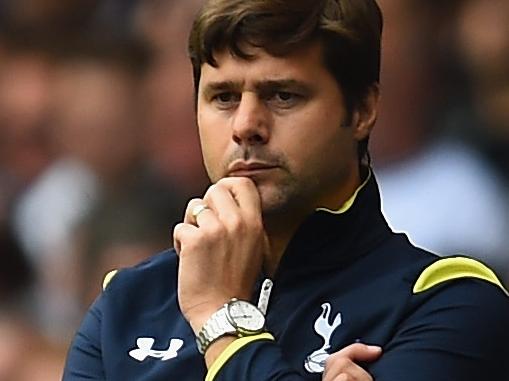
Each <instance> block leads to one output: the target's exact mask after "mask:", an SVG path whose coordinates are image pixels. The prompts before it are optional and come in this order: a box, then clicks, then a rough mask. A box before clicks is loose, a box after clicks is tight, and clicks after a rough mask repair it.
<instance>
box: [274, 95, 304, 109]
mask: <svg viewBox="0 0 509 381" xmlns="http://www.w3.org/2000/svg"><path fill="white" fill-rule="evenodd" d="M268 98H269V99H268V102H269V103H270V104H271V105H273V106H274V107H277V108H283V109H285V108H291V107H294V106H296V105H297V104H298V103H299V102H300V101H301V100H302V96H300V95H299V94H297V93H293V92H291V91H276V92H274V93H273V94H271V95H270V96H269V97H268Z"/></svg>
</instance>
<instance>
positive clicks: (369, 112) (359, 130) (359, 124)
mask: <svg viewBox="0 0 509 381" xmlns="http://www.w3.org/2000/svg"><path fill="white" fill-rule="evenodd" d="M379 99H380V89H379V86H378V84H373V85H372V86H370V88H369V90H368V92H367V94H366V96H365V97H364V99H363V101H362V103H361V104H359V105H358V106H357V108H356V109H355V111H354V113H353V120H352V122H353V123H352V126H353V127H354V131H353V133H354V137H355V139H356V140H357V141H358V142H360V141H362V140H364V139H366V138H367V137H368V136H369V134H370V133H371V130H372V129H373V126H374V125H375V122H376V119H377V117H378V103H379Z"/></svg>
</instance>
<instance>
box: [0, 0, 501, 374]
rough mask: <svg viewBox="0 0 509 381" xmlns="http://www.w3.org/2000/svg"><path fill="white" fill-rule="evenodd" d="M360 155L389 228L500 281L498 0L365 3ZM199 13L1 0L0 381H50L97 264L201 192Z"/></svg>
mask: <svg viewBox="0 0 509 381" xmlns="http://www.w3.org/2000/svg"><path fill="white" fill-rule="evenodd" d="M379 3H380V6H381V7H382V9H383V11H384V14H385V36H384V56H383V70H382V111H381V115H380V118H379V121H378V124H377V126H376V129H375V132H374V133H373V136H372V138H371V142H370V150H371V153H372V158H373V165H374V167H375V170H376V173H377V177H378V180H379V182H380V185H381V189H382V197H383V207H384V212H385V214H386V216H387V218H388V219H389V222H390V224H391V225H392V227H393V228H394V229H395V230H397V231H404V232H407V233H408V235H409V236H410V238H411V240H412V241H413V242H414V243H415V244H417V245H419V246H422V247H425V248H427V249H429V250H432V251H435V252H439V253H441V254H443V255H452V254H458V253H462V254H467V255H470V256H473V257H477V258H479V259H480V260H482V261H484V262H486V263H488V264H489V265H490V266H492V267H493V268H495V269H496V270H497V271H498V273H499V275H500V276H501V278H503V280H504V282H506V284H509V254H508V248H507V244H506V242H505V240H506V237H507V236H509V213H508V211H509V193H508V191H507V187H508V181H509V23H508V22H507V15H508V14H509V1H508V0H448V1H439V0H379ZM200 4H201V0H67V1H61V0H0V337H1V338H2V339H1V340H0V381H25V380H30V381H50V380H59V379H60V377H61V371H62V367H63V362H64V358H65V353H66V349H67V346H68V345H69V341H70V340H71V338H72V334H73V332H74V330H75V329H76V328H77V326H78V325H79V322H80V319H81V317H82V315H83V313H84V311H85V310H86V309H87V307H88V306H89V304H90V303H91V302H92V301H93V300H94V298H95V297H96V295H97V294H98V293H99V292H100V285H101V282H102V278H103V276H104V274H105V273H106V272H108V271H109V270H111V269H113V268H118V267H124V266H130V265H133V264H135V263H137V262H139V261H141V260H143V259H145V258H147V257H148V256H150V255H152V254H154V253H155V252H157V251H160V250H163V249H165V248H167V247H169V246H170V244H171V230H172V227H173V225H174V224H175V223H176V222H177V221H178V220H179V219H180V218H181V215H182V212H183V209H184V206H185V203H186V201H187V200H188V199H189V198H191V197H193V196H196V195H200V194H202V192H203V191H204V189H206V186H207V179H206V176H205V173H204V169H203V167H202V163H201V156H200V149H199V143H198V136H197V130H196V128H195V119H194V111H193V93H192V71H191V66H190V64H189V63H188V60H187V56H186V43H187V34H188V31H189V29H190V25H191V21H192V18H193V16H194V14H195V13H196V11H197V9H198V8H199V6H200Z"/></svg>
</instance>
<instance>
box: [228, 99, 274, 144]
mask: <svg viewBox="0 0 509 381" xmlns="http://www.w3.org/2000/svg"><path fill="white" fill-rule="evenodd" d="M232 123H233V125H232V139H233V141H234V142H235V143H237V144H239V145H262V144H266V143H267V142H268V141H269V138H270V115H269V112H268V110H267V107H266V105H265V103H264V102H263V100H261V99H259V97H258V96H257V95H256V94H255V93H250V92H245V93H243V94H242V98H241V100H240V104H239V106H238V107H237V110H236V112H235V117H234V119H233V122H232Z"/></svg>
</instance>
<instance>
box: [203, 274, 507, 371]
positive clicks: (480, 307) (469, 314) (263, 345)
mask: <svg viewBox="0 0 509 381" xmlns="http://www.w3.org/2000/svg"><path fill="white" fill-rule="evenodd" d="M414 297H415V298H419V297H420V298H423V300H425V301H424V303H422V301H421V302H420V303H417V304H416V305H418V307H415V308H414V309H413V310H410V311H408V312H409V313H408V318H407V319H406V320H404V321H403V322H402V323H401V324H400V325H399V327H398V329H397V331H396V332H395V333H394V335H393V337H392V339H391V341H390V342H389V343H388V344H387V345H386V346H384V353H383V355H382V357H381V359H380V360H378V361H377V362H376V363H374V364H372V365H371V366H368V368H367V370H368V372H369V373H370V374H371V375H372V376H373V378H374V380H375V381H408V380H412V381H430V380H433V381H478V380H509V361H508V359H509V350H508V349H507V348H509V347H508V344H507V343H509V329H508V324H509V298H508V297H507V296H506V295H505V294H504V293H503V292H502V290H501V289H499V288H497V287H496V286H494V285H492V284H490V283H487V282H484V281H479V280H472V279H467V280H456V281H452V282H449V283H447V284H444V285H441V286H439V287H437V288H435V289H434V290H432V291H428V294H427V295H420V296H414ZM220 362H221V360H220ZM214 365H216V364H214ZM317 379H318V378H317ZM206 380H207V381H212V380H213V381H231V380H245V381H250V380H253V381H254V380H256V381H269V380H270V381H276V380H277V381H300V380H305V378H303V377H302V376H300V375H299V373H297V371H295V370H293V369H291V367H290V366H289V364H288V363H287V362H286V361H285V359H284V354H283V353H282V352H281V349H280V348H279V346H278V345H277V343H275V342H274V341H270V340H258V341H256V342H252V343H249V344H248V345H246V346H244V347H243V348H241V349H239V350H237V351H235V353H234V354H233V355H232V356H229V357H228V358H227V359H226V361H223V363H222V364H220V366H219V367H218V369H213V367H211V369H210V370H209V374H208V375H207V379H206Z"/></svg>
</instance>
